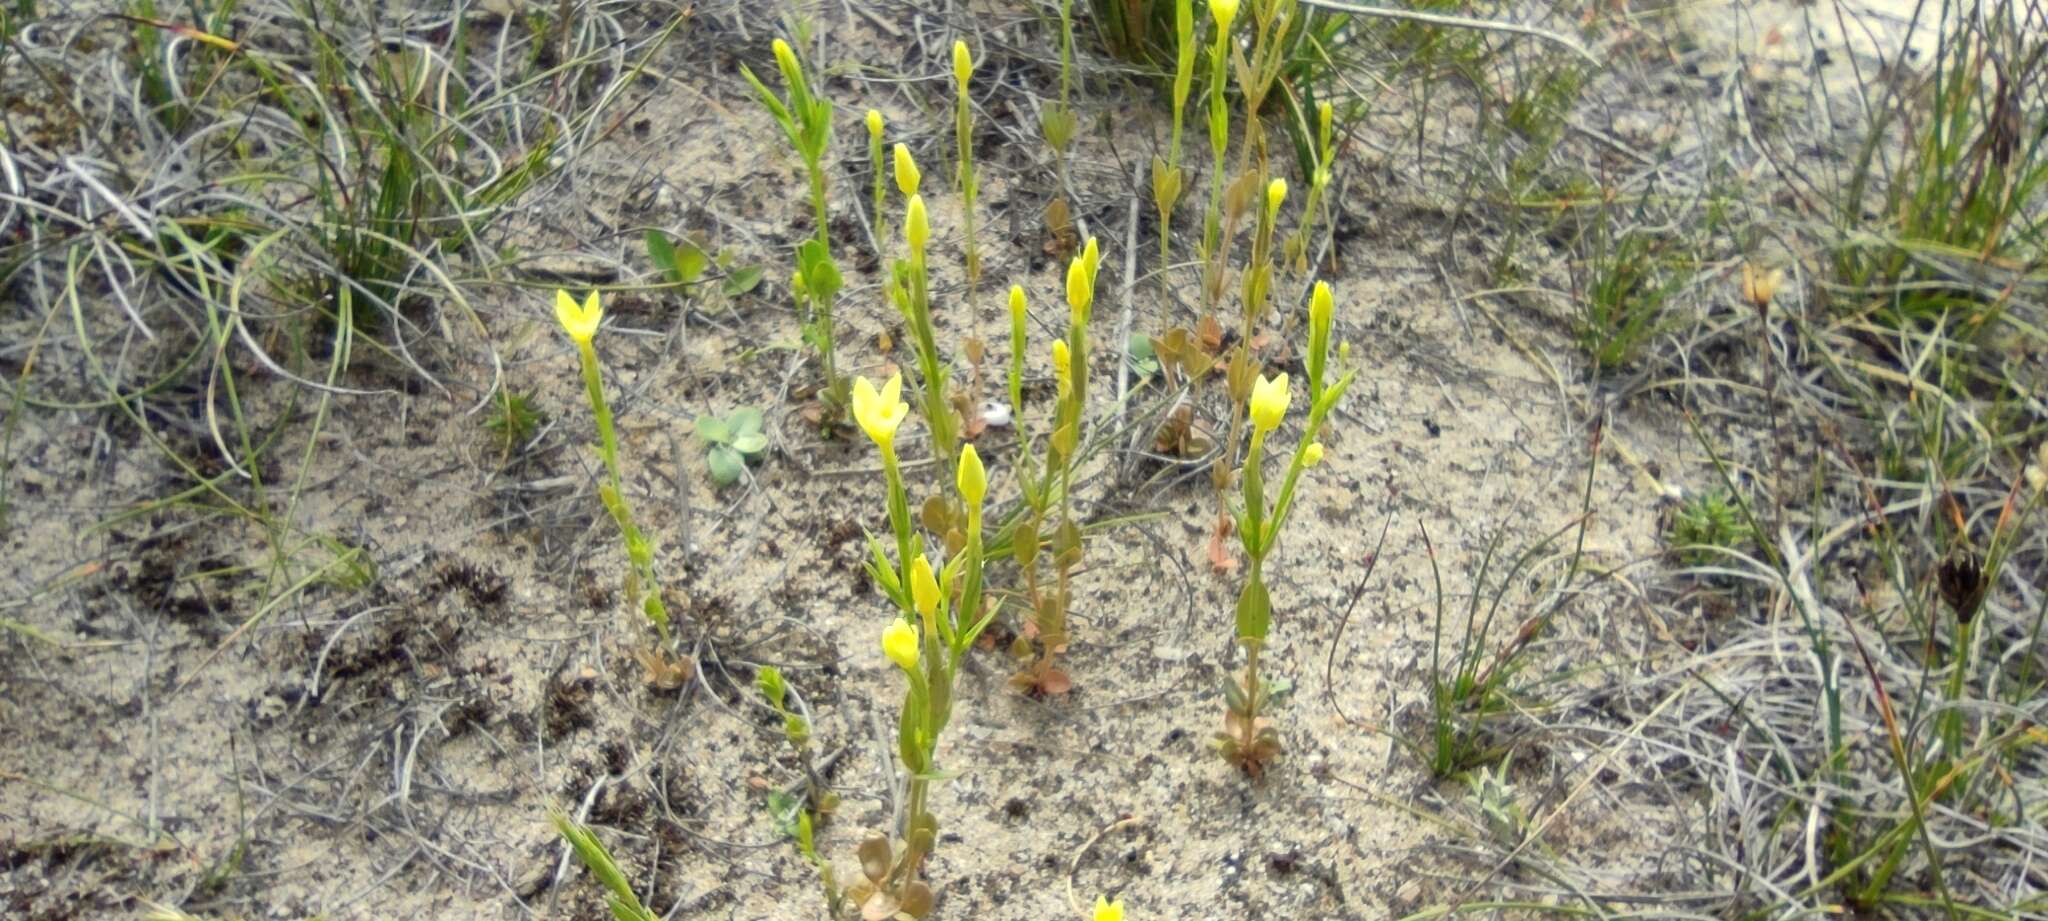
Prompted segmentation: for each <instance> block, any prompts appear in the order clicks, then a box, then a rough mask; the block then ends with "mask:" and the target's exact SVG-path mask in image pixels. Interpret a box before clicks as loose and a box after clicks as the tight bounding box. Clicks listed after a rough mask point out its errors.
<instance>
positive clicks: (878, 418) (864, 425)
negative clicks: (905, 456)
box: [853, 374, 910, 452]
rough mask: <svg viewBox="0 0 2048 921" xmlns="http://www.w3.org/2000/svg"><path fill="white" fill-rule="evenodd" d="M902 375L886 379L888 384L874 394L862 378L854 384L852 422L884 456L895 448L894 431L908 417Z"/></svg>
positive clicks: (870, 384)
mask: <svg viewBox="0 0 2048 921" xmlns="http://www.w3.org/2000/svg"><path fill="white" fill-rule="evenodd" d="M902 394H903V375H901V374H891V375H889V382H888V383H886V384H883V385H882V389H881V391H880V392H876V390H875V385H874V384H872V383H869V382H868V379H867V378H865V377H860V378H855V379H854V381H853V421H855V422H858V423H860V427H861V431H864V432H866V433H868V437H869V438H872V439H874V440H875V444H877V445H880V446H881V448H882V450H883V451H884V452H887V451H890V450H893V449H894V448H895V445H896V427H897V426H899V425H902V424H903V417H905V416H908V415H910V404H908V403H905V402H903V400H902Z"/></svg>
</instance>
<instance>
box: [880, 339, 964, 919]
mask: <svg viewBox="0 0 2048 921" xmlns="http://www.w3.org/2000/svg"><path fill="white" fill-rule="evenodd" d="M902 390H903V379H902V377H901V376H900V375H898V376H892V377H891V378H890V379H889V380H888V382H886V383H884V384H883V385H882V386H881V387H880V388H877V387H875V385H874V384H873V383H871V382H869V381H868V380H867V379H866V378H860V379H858V380H856V381H855V382H854V384H853V399H852V404H853V406H852V409H853V416H854V421H855V422H857V423H858V424H859V425H860V427H861V430H862V431H864V432H866V433H867V435H868V437H869V438H871V439H873V440H874V442H875V446H876V448H877V449H878V450H879V451H880V452H881V455H882V473H883V481H884V483H883V485H884V489H885V490H886V492H887V504H888V515H889V527H890V530H891V531H892V532H893V534H894V537H895V543H896V555H895V559H894V560H893V561H892V560H891V559H890V556H889V554H888V552H887V551H886V550H884V549H883V548H882V546H881V544H880V543H878V542H876V541H874V540H873V539H870V540H869V542H868V548H869V557H870V558H869V561H868V567H867V568H868V573H869V575H870V577H872V578H873V579H874V581H875V585H876V587H877V588H878V589H879V590H880V591H881V593H882V594H883V595H884V596H885V597H887V598H888V599H889V600H890V601H891V602H893V603H894V604H895V606H896V617H895V618H893V619H892V620H891V621H890V623H889V625H888V626H887V627H885V628H883V630H882V635H881V649H882V655H883V656H884V657H885V658H887V659H888V660H889V661H890V662H891V663H893V664H894V665H895V666H896V668H897V670H898V671H900V672H902V674H903V676H904V681H905V691H904V696H903V709H902V711H901V714H900V715H899V717H898V720H897V747H896V756H897V760H898V761H899V762H900V763H901V765H902V767H903V770H904V772H905V773H906V775H907V776H908V778H909V782H908V788H909V796H908V798H907V800H908V802H907V809H906V811H905V813H904V815H902V816H901V817H900V819H899V821H900V826H899V832H900V835H901V841H902V847H901V849H900V850H899V849H898V848H896V847H895V846H894V844H893V843H892V842H891V840H890V839H889V838H888V837H887V836H883V835H875V836H871V837H869V838H868V840H866V841H864V842H862V844H861V848H860V860H861V869H862V873H863V875H864V876H865V877H866V879H865V881H864V882H861V883H857V884H855V885H854V886H853V887H851V888H850V889H849V890H848V893H847V894H848V896H849V897H850V898H851V899H852V900H853V901H854V902H855V903H856V904H859V905H860V906H861V911H862V915H863V917H877V918H880V917H893V916H895V915H896V914H898V913H902V914H908V915H910V916H911V917H913V918H921V917H923V916H924V914H925V913H926V912H928V911H930V910H931V902H932V896H931V888H930V887H929V886H928V885H926V883H925V882H924V881H923V880H922V879H920V878H919V872H920V868H921V867H922V865H923V863H924V859H925V857H926V855H928V854H929V853H930V852H931V849H932V845H933V844H934V842H936V841H937V840H938V820H937V819H936V818H935V817H934V816H933V815H932V814H931V811H930V806H929V800H930V787H931V782H932V780H933V779H934V777H935V776H936V775H937V768H936V765H935V764H934V755H935V754H936V752H937V749H938V742H939V737H940V735H941V734H942V733H943V732H944V731H945V728H946V724H947V722H948V721H949V720H950V719H951V717H952V709H953V681H954V677H955V675H956V674H957V673H958V670H959V667H960V663H961V661H962V660H963V659H964V658H965V656H966V654H967V650H968V649H969V648H971V647H972V646H973V644H974V641H975V639H976V638H977V637H978V636H980V635H981V632H982V630H984V629H985V628H987V626H988V624H989V621H990V620H991V619H993V618H994V616H995V607H994V606H989V610H987V611H983V610H982V608H983V603H982V594H983V593H982V503H983V501H984V500H985V499H986V498H987V496H988V472H987V470H985V469H984V468H983V466H982V463H981V457H980V455H979V454H977V453H976V452H975V450H974V446H973V445H971V444H970V445H966V446H964V447H962V448H961V449H960V454H959V461H958V466H957V468H956V471H955V476H954V489H955V490H956V491H957V493H958V496H959V500H960V506H961V509H962V513H963V516H964V519H965V523H966V528H965V538H964V541H963V542H962V543H961V545H960V546H959V547H958V549H957V550H956V552H954V553H953V555H952V557H951V558H950V559H946V560H944V561H943V562H941V563H939V564H938V565H936V566H935V565H934V564H933V561H932V558H931V557H928V556H926V555H925V553H923V552H922V550H921V544H922V542H921V540H920V539H919V537H918V536H917V535H916V534H915V533H914V532H913V530H912V522H911V519H910V502H909V497H908V495H907V494H906V492H905V490H904V486H903V475H902V465H901V463H900V462H899V461H898V459H897V454H896V445H895V440H896V432H897V429H898V428H899V427H900V426H901V425H902V423H903V420H904V418H905V417H907V416H908V415H909V413H910V406H909V405H908V404H906V403H904V402H903V400H902Z"/></svg>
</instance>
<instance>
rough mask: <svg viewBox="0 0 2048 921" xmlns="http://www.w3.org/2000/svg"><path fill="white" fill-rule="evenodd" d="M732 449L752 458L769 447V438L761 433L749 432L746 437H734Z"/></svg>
mask: <svg viewBox="0 0 2048 921" xmlns="http://www.w3.org/2000/svg"><path fill="white" fill-rule="evenodd" d="M732 447H733V450H735V451H738V452H740V453H741V454H744V455H746V456H748V457H752V456H754V455H756V454H759V453H761V451H762V449H764V448H767V447H768V436H766V435H763V434H761V433H760V432H748V433H746V434H744V435H734V436H733V437H732Z"/></svg>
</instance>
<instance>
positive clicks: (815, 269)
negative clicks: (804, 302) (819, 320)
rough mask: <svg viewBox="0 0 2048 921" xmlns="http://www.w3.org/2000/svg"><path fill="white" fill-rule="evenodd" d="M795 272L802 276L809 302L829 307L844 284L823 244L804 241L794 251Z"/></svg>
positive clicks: (815, 241)
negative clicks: (833, 297) (809, 298)
mask: <svg viewBox="0 0 2048 921" xmlns="http://www.w3.org/2000/svg"><path fill="white" fill-rule="evenodd" d="M796 264H797V272H798V273H799V274H801V275H802V276H803V279H804V287H805V288H807V289H809V290H808V291H807V292H806V293H808V294H809V295H810V297H811V300H813V301H815V302H817V303H819V304H822V305H824V306H826V307H828V308H829V307H830V306H831V304H832V296H833V295H835V294H838V293H839V288H840V286H841V285H842V284H843V283H844V281H843V279H841V278H840V275H839V266H838V265H837V264H835V263H833V261H832V254H831V253H830V252H827V251H826V249H825V244H823V243H820V242H819V241H817V240H815V239H813V240H806V241H804V244H803V245H802V246H799V247H797V251H796Z"/></svg>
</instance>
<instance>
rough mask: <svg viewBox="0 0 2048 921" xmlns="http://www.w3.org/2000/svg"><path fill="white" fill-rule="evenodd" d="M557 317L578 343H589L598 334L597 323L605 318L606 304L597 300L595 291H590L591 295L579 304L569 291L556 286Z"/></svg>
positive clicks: (570, 336)
mask: <svg viewBox="0 0 2048 921" xmlns="http://www.w3.org/2000/svg"><path fill="white" fill-rule="evenodd" d="M555 319H556V320H558V321H560V322H561V324H562V329H564V330H567V331H568V333H569V338H571V339H574V340H576V343H577V344H578V345H589V344H590V340H591V338H592V337H594V336H596V335H597V324H598V323H599V322H600V321H602V320H603V319H604V306H603V305H601V304H599V303H598V302H597V292H595V291H592V292H590V296H589V297H587V298H585V299H584V300H583V303H582V304H580V305H579V304H577V303H576V299H575V298H573V297H570V296H569V292H567V291H563V290H562V289H560V288H556V289H555Z"/></svg>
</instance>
